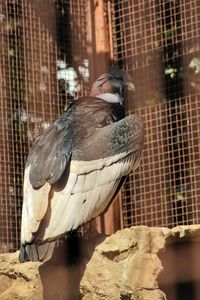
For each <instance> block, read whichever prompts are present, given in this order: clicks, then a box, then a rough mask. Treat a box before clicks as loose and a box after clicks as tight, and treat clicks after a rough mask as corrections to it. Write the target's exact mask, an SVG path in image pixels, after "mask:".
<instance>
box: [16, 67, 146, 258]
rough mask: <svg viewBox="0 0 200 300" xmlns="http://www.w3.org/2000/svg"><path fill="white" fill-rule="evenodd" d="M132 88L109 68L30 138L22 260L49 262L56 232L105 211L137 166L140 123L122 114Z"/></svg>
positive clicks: (122, 75)
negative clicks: (31, 143) (41, 130)
mask: <svg viewBox="0 0 200 300" xmlns="http://www.w3.org/2000/svg"><path fill="white" fill-rule="evenodd" d="M133 88H134V85H133V83H132V81H131V77H130V75H129V74H128V73H127V72H125V71H123V70H121V69H119V68H117V67H111V68H110V69H109V71H108V72H107V73H104V74H102V75H101V76H100V77H99V78H98V79H97V80H96V81H95V83H94V84H93V86H92V91H91V94H90V96H87V97H80V98H79V99H77V100H76V101H74V102H73V103H72V104H71V105H70V106H69V107H68V109H67V110H66V111H65V112H64V113H63V115H61V117H60V118H59V119H57V120H56V121H55V122H54V123H53V124H52V125H51V126H50V127H49V128H48V129H47V130H46V131H45V132H44V133H43V134H42V135H41V136H39V137H38V138H37V139H36V141H35V143H34V144H33V147H32V149H31V151H30V153H29V156H28V159H27V163H26V167H25V175H24V202H23V210H22V225H21V248H20V257H19V259H20V261H21V262H24V261H27V260H33V261H35V260H40V261H44V260H48V259H49V258H50V257H51V255H52V252H53V248H54V244H55V240H56V239H57V237H59V236H61V235H62V234H64V233H66V232H70V231H72V230H74V229H77V228H78V227H79V226H80V225H82V224H84V223H86V222H88V221H89V220H91V219H93V218H95V217H97V216H98V215H99V214H101V213H103V212H105V210H106V209H107V208H108V206H109V204H110V203H111V201H112V200H113V198H114V197H115V196H116V193H117V192H118V191H119V188H120V186H121V184H122V182H123V180H124V178H125V177H126V176H127V175H128V174H129V173H130V171H132V170H135V169H136V167H137V166H138V163H139V160H140V157H141V150H142V146H143V136H144V133H143V131H144V130H143V123H142V120H141V118H140V117H139V116H137V115H131V116H128V117H125V111H124V100H125V97H126V91H127V90H128V89H133Z"/></svg>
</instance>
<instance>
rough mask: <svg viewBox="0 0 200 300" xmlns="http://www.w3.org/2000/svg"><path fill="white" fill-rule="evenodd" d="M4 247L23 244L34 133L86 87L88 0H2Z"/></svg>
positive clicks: (0, 214) (0, 198)
mask: <svg viewBox="0 0 200 300" xmlns="http://www.w3.org/2000/svg"><path fill="white" fill-rule="evenodd" d="M0 22H1V26H0V28H1V29H0V30H1V41H0V72H1V73H0V75H1V91H0V93H1V95H0V98H1V100H0V101H1V119H0V145H1V146H0V147H1V152H0V162H1V163H0V222H1V225H0V235H1V237H0V240H1V245H0V248H1V250H2V251H4V250H14V249H16V248H18V247H19V233H20V219H21V207H22V186H23V170H24V165H25V160H26V157H27V154H28V151H29V148H30V146H31V145H32V143H33V141H34V139H35V138H36V137H37V136H38V134H40V133H41V132H42V131H43V130H44V129H45V128H47V126H48V125H49V124H50V123H51V122H52V121H53V120H55V118H56V117H57V116H58V115H59V114H60V113H61V112H63V110H64V108H65V106H66V105H67V103H68V102H69V101H70V100H71V99H72V97H76V96H78V95H81V94H85V93H87V90H88V76H89V73H88V56H87V43H86V41H87V35H86V22H87V17H86V1H84V0H83V1H68V0H63V1H42V2H41V1H31V0H28V1H25V0H16V1H13V0H6V1H1V2H0Z"/></svg>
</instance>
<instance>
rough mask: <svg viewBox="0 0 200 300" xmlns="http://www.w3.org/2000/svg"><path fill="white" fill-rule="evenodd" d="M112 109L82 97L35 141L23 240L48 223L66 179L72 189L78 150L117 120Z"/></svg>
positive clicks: (27, 180) (28, 172) (26, 188)
mask: <svg viewBox="0 0 200 300" xmlns="http://www.w3.org/2000/svg"><path fill="white" fill-rule="evenodd" d="M110 112H111V110H110V107H108V105H107V104H104V103H103V102H102V101H101V100H99V99H97V98H94V97H86V98H85V97H84V98H83V99H82V98H81V99H79V100H78V101H77V102H76V103H75V104H74V105H71V106H70V107H69V108H68V110H67V111H66V112H65V113H64V114H63V115H62V116H61V117H60V118H59V119H58V120H57V121H55V122H54V124H52V125H51V126H50V127H49V128H48V129H47V130H46V131H45V132H44V134H43V135H41V136H40V137H39V138H38V139H37V140H36V141H35V143H34V145H33V147H32V149H31V151H30V153H29V156H28V159H27V164H26V168H25V176H24V202H23V211H22V227H21V228H22V230H21V236H22V241H23V242H24V241H26V242H30V241H31V240H32V238H33V233H36V232H37V231H38V228H39V226H40V225H41V224H40V223H41V221H42V220H43V219H44V221H43V222H42V225H43V226H45V225H44V223H45V222H46V219H47V215H48V212H47V208H48V206H49V202H50V199H51V197H52V194H53V193H54V188H56V186H58V185H59V184H60V182H62V178H65V179H66V181H67V186H68V189H69V190H70V186H71V180H72V179H71V177H70V178H69V176H68V175H69V174H68V175H67V174H66V172H68V171H69V166H70V160H71V156H72V153H73V151H74V149H76V147H77V145H79V144H83V141H86V140H87V139H89V138H90V137H91V136H92V135H93V132H94V130H95V128H102V127H103V126H105V125H107V124H110V123H111V122H113V121H114V120H113V117H112V113H110ZM63 172H65V173H64V174H63ZM70 172H71V171H70ZM62 174H63V176H62ZM44 216H45V218H44Z"/></svg>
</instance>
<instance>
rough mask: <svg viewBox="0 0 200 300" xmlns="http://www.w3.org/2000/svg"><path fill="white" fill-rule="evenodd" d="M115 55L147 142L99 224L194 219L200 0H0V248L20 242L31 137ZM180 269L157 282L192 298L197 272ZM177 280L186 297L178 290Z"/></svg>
mask: <svg viewBox="0 0 200 300" xmlns="http://www.w3.org/2000/svg"><path fill="white" fill-rule="evenodd" d="M112 64H116V65H118V66H120V67H121V68H123V69H125V70H127V71H128V72H130V74H131V75H132V77H133V79H134V83H135V87H136V92H135V94H134V97H132V98H129V101H128V104H127V107H126V111H127V114H131V113H134V112H136V113H138V114H139V115H140V116H141V117H142V118H143V120H144V123H145V148H144V151H143V156H142V161H141V163H140V166H139V168H138V170H137V171H136V172H135V173H134V174H131V175H130V176H129V178H128V179H127V181H126V183H125V184H124V186H123V188H122V190H121V192H120V194H119V196H118V198H117V199H116V201H115V203H114V204H113V205H112V207H111V208H110V210H109V211H108V213H107V214H106V216H104V217H101V218H99V219H98V221H97V228H98V230H99V231H100V232H103V233H107V234H110V233H112V232H114V231H116V230H117V229H120V228H125V227H131V226H133V225H148V226H166V227H174V226H177V225H190V224H198V223H199V220H200V157H199V153H200V151H199V150H200V149H199V148H200V121H199V117H200V1H199V0H188V1H186V0H183V1H181V0H176V1H175V0H166V1H158V0H140V1H139V0H129V1H128V0H119V1H115V0H110V1H109V0H104V1H103V0H102V1H100V0H99V1H98V0H73V1H72V0H43V1H39V0H4V1H3V0H1V1H0V103H1V111H0V241H1V243H0V251H1V252H8V251H15V250H17V249H18V248H19V236H20V220H21V207H22V200H23V199H22V191H23V170H24V165H25V161H26V157H27V154H28V152H29V149H30V147H31V145H32V143H33V141H34V140H35V138H36V137H37V136H38V135H39V134H40V133H42V131H43V130H44V129H45V128H47V127H48V126H49V124H50V123H51V122H52V121H53V120H55V119H56V118H57V117H58V116H59V115H60V114H61V113H62V112H63V111H64V110H65V109H66V107H67V105H68V104H69V103H70V102H71V101H72V100H73V99H74V98H77V97H78V96H81V95H87V94H88V93H89V90H90V87H91V85H92V82H93V81H94V80H95V79H96V77H97V76H98V75H99V74H100V73H102V72H105V71H106V70H107V68H108V67H109V66H110V65H112ZM181 247H182V248H181V249H183V247H184V246H181ZM187 249H188V248H187ZM195 249H196V248H195ZM177 251H178V250H177V249H176V253H180V251H182V250H180V251H179V252H177ZM174 252H175V251H171V253H174ZM182 252H184V251H182ZM182 252H181V253H182ZM185 252H187V251H185ZM185 252H184V253H183V256H182V257H183V260H184V258H186V257H188V255H189V254H186V253H185ZM193 252H195V253H196V259H197V253H198V251H196V250H194V251H193ZM193 252H192V250H191V253H193ZM194 255H195V254H194ZM172 256H173V255H172ZM169 257H171V256H170V255H169ZM173 259H174V258H173ZM175 261H176V259H175ZM176 268H178V266H176ZM190 268H193V269H194V268H195V263H193V264H192V267H191V266H186V270H189V269H190ZM187 272H188V273H187V278H186V279H184V278H182V277H181V278H182V279H180V280H179V277H180V276H179V275H177V277H176V279H175V280H174V282H173V281H171V282H168V283H166V280H164V281H163V285H164V286H165V288H166V290H168V291H169V290H170V291H173V293H171V296H170V297H171V298H169V299H182V300H183V299H195V300H196V299H199V298H198V297H200V296H199V295H200V292H199V291H200V287H199V286H200V274H198V275H197V276H196V275H195V276H196V277H195V279H194V278H193V277H194V276H193V275H192V274H193V273H194V272H193V273H192V272H190V271H187ZM180 273H181V274H183V273H184V272H180ZM190 273H191V274H190ZM177 274H178V273H177ZM188 274H189V275H188ZM195 274H196V273H195ZM198 276H199V277H198ZM168 277H170V276H168ZM175 281H176V282H175ZM179 281H180V282H179ZM177 282H178V283H177ZM184 282H186V284H187V287H186V291H189V292H188V293H189V294H187V292H186V293H185V294H184V295H186V296H185V297H186V298H184V296H183V295H182V296H180V295H179V292H178V291H179V286H180V284H182V283H183V284H184ZM194 282H195V283H194ZM172 287H173V289H172ZM181 290H183V289H182V286H181ZM197 290H198V292H197ZM187 295H190V296H187ZM193 295H194V296H193ZM197 295H198V296H197Z"/></svg>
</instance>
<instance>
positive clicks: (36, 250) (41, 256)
mask: <svg viewBox="0 0 200 300" xmlns="http://www.w3.org/2000/svg"><path fill="white" fill-rule="evenodd" d="M55 243H56V241H55V240H54V241H46V242H44V243H32V244H31V243H29V244H21V247H20V253H19V261H20V263H23V262H26V261H42V262H45V261H47V260H49V259H51V257H52V255H53V251H54V247H55Z"/></svg>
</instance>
